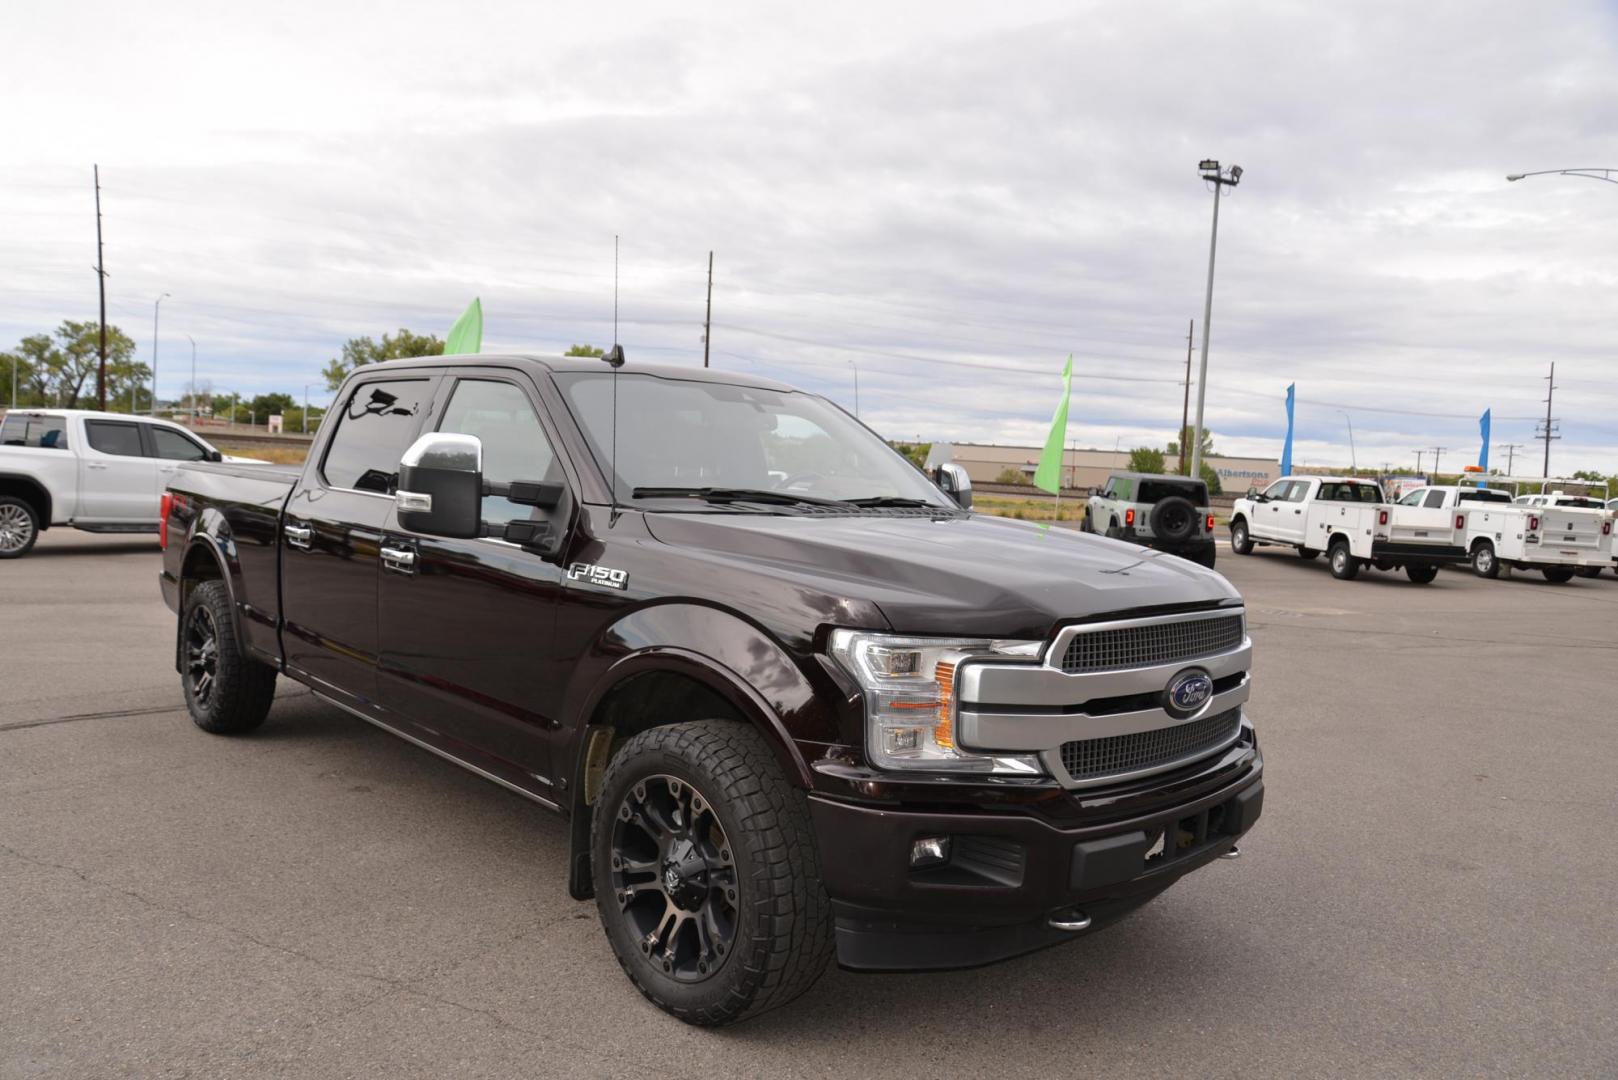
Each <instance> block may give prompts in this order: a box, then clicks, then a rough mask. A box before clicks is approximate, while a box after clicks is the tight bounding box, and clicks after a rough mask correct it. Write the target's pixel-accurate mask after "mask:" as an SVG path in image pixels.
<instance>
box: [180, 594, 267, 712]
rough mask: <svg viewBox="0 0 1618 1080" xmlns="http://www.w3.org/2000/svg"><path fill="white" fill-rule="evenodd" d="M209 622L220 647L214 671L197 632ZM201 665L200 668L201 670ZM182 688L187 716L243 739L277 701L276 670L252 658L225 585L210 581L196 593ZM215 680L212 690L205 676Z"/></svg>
mask: <svg viewBox="0 0 1618 1080" xmlns="http://www.w3.org/2000/svg"><path fill="white" fill-rule="evenodd" d="M203 622H206V623H207V624H208V625H209V626H210V627H211V630H212V634H213V640H214V643H215V646H214V649H213V653H212V660H211V670H209V662H208V660H207V658H206V656H199V653H200V652H202V650H201V648H200V643H199V642H198V641H197V638H196V637H195V636H194V634H193V629H194V626H196V625H197V624H200V623H203ZM199 664H200V666H199ZM180 668H181V674H180V687H181V690H182V692H183V693H184V694H185V707H186V711H187V712H189V713H190V714H191V719H192V721H193V722H195V723H196V725H197V727H199V728H201V729H202V730H203V731H209V732H212V733H213V734H215V735H240V734H242V733H244V732H248V731H252V730H253V729H254V728H256V727H258V726H259V725H260V724H262V723H263V722H264V717H265V716H267V715H268V714H269V711H270V704H271V703H272V702H273V701H274V700H275V669H274V668H272V667H270V666H269V665H267V664H261V663H259V662H258V661H257V660H253V659H251V658H249V657H248V656H247V654H246V653H245V652H244V651H243V650H242V647H241V642H240V641H238V640H237V638H236V626H235V624H234V623H233V622H232V621H231V610H230V591H229V590H228V589H227V588H226V587H225V583H224V582H223V581H217V580H215V581H204V582H202V583H201V584H200V585H198V586H197V587H196V588H194V589H192V590H191V596H190V598H189V599H188V600H187V601H186V605H185V610H184V612H183V613H182V614H181V616H180ZM203 674H207V675H210V676H211V678H209V679H208V681H207V682H206V684H204V683H203V680H202V678H201V675H203Z"/></svg>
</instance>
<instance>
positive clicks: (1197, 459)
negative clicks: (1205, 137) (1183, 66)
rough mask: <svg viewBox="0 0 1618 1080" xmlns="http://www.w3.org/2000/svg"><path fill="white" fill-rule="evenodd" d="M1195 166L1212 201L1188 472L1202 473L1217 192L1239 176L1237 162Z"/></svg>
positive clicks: (1217, 209)
mask: <svg viewBox="0 0 1618 1080" xmlns="http://www.w3.org/2000/svg"><path fill="white" fill-rule="evenodd" d="M1197 169H1198V170H1199V171H1200V172H1201V173H1202V178H1203V179H1204V180H1208V181H1212V183H1213V186H1214V205H1213V232H1212V234H1211V235H1210V236H1209V239H1208V295H1207V299H1205V300H1204V301H1203V304H1202V368H1201V370H1200V372H1199V373H1198V375H1197V428H1196V431H1195V432H1194V433H1193V434H1194V435H1195V438H1196V442H1194V443H1192V445H1191V473H1190V475H1191V476H1201V475H1202V410H1203V405H1204V404H1205V403H1206V401H1207V399H1208V338H1209V337H1210V336H1211V335H1210V332H1209V328H1210V327H1211V326H1212V325H1213V286H1214V254H1215V253H1216V252H1217V251H1218V250H1219V193H1220V192H1221V191H1223V190H1224V189H1225V188H1226V187H1227V186H1228V187H1235V186H1236V185H1237V184H1238V183H1240V182H1241V179H1242V167H1241V166H1240V165H1232V166H1231V167H1230V168H1228V169H1221V168H1220V167H1219V162H1217V161H1212V160H1208V161H1202V162H1199V163H1198V164H1197Z"/></svg>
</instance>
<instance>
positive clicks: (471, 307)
mask: <svg viewBox="0 0 1618 1080" xmlns="http://www.w3.org/2000/svg"><path fill="white" fill-rule="evenodd" d="M482 348H483V302H482V301H481V300H479V299H477V298H476V297H473V298H472V302H471V303H470V304H468V305H467V306H466V310H465V311H463V312H461V317H460V318H459V319H456V320H455V325H454V326H452V327H450V328H449V340H448V341H446V342H444V355H445V356H462V355H465V354H467V353H475V352H477V351H478V350H480V349H482Z"/></svg>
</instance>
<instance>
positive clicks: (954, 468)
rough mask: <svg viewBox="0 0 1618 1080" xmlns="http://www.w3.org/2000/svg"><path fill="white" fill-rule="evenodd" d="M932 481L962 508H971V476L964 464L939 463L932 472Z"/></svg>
mask: <svg viewBox="0 0 1618 1080" xmlns="http://www.w3.org/2000/svg"><path fill="white" fill-rule="evenodd" d="M933 482H934V483H936V484H937V485H938V486H939V487H940V488H943V490H944V494H946V495H948V496H949V497H950V498H952V499H954V500H955V502H956V505H958V506H959V507H960V508H961V509H962V510H970V509H972V478H971V477H970V476H968V475H967V472H966V469H965V467H964V466H961V465H956V464H955V463H953V462H946V463H945V464H943V465H940V466H939V467H938V468H937V470H936V471H935V472H934V473H933Z"/></svg>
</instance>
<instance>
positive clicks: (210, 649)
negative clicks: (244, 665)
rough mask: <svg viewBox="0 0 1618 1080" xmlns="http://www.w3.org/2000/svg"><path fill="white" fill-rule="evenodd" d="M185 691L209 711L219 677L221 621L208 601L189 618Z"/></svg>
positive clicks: (187, 621) (200, 605) (187, 620)
mask: <svg viewBox="0 0 1618 1080" xmlns="http://www.w3.org/2000/svg"><path fill="white" fill-rule="evenodd" d="M184 678H185V693H186V697H187V698H189V699H190V700H191V701H193V702H195V703H196V707H197V708H199V709H201V710H203V711H204V712H206V711H207V710H208V705H209V703H210V702H211V701H212V700H213V691H214V684H215V683H216V682H217V681H218V678H219V623H218V622H217V621H216V620H215V619H214V614H213V612H212V611H210V610H209V609H208V605H206V604H197V605H195V606H194V607H192V609H191V616H190V618H188V619H186V621H185V676H184Z"/></svg>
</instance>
